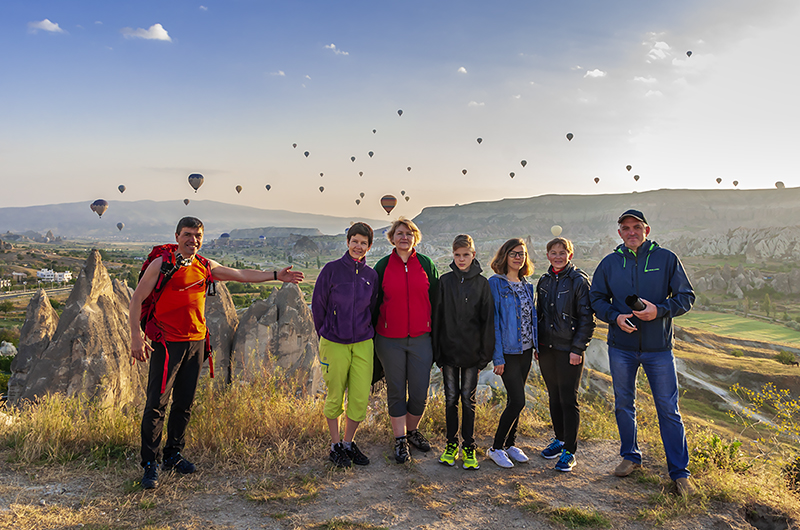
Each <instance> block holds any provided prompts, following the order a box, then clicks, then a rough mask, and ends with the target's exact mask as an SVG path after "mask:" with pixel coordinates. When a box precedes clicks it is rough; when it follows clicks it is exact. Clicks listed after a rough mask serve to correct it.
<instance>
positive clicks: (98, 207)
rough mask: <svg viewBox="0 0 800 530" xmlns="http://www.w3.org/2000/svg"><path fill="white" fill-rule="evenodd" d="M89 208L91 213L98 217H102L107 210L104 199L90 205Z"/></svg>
mask: <svg viewBox="0 0 800 530" xmlns="http://www.w3.org/2000/svg"><path fill="white" fill-rule="evenodd" d="M89 208H91V209H92V211H93V212H94V213H96V214H97V215H98V216H99V217H103V214H104V213H106V210H108V201H106V200H105V199H97V200H96V201H94V202H93V203H92V205H91V206H89Z"/></svg>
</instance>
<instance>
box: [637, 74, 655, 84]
mask: <svg viewBox="0 0 800 530" xmlns="http://www.w3.org/2000/svg"><path fill="white" fill-rule="evenodd" d="M633 80H634V81H638V82H640V83H646V84H651V83H657V82H658V80H657V79H656V78H655V77H642V76H638V75H637V76H636V77H634V78H633Z"/></svg>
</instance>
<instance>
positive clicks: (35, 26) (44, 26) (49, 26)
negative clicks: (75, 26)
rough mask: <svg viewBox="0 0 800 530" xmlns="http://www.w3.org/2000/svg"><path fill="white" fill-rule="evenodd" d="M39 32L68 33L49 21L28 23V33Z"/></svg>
mask: <svg viewBox="0 0 800 530" xmlns="http://www.w3.org/2000/svg"><path fill="white" fill-rule="evenodd" d="M39 30H42V31H49V32H50V33H66V31H64V30H63V29H61V28H60V27H58V24H56V23H55V22H50V20H49V19H44V20H40V21H38V22H28V31H30V32H31V33H36V32H38V31H39Z"/></svg>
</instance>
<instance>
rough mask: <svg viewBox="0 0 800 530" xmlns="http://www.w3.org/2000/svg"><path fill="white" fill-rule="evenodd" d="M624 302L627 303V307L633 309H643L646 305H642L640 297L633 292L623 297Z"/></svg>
mask: <svg viewBox="0 0 800 530" xmlns="http://www.w3.org/2000/svg"><path fill="white" fill-rule="evenodd" d="M625 303H626V304H628V307H630V308H631V309H633V310H634V311H643V310H644V309H645V308H646V307H647V306H646V305H644V302H642V299H641V298H639V297H638V296H636V295H635V294H632V295H630V296H629V297H627V298H626V299H625Z"/></svg>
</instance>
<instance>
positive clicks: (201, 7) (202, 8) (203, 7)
mask: <svg viewBox="0 0 800 530" xmlns="http://www.w3.org/2000/svg"><path fill="white" fill-rule="evenodd" d="M200 11H208V8H207V7H206V6H200Z"/></svg>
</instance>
